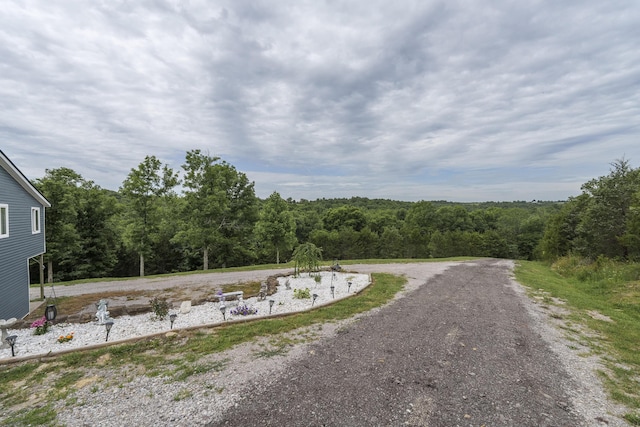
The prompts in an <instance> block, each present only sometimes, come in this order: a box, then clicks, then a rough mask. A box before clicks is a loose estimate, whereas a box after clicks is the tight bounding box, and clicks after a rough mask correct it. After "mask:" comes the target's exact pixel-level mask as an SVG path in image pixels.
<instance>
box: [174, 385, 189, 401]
mask: <svg viewBox="0 0 640 427" xmlns="http://www.w3.org/2000/svg"><path fill="white" fill-rule="evenodd" d="M191 396H193V393H192V392H191V390H188V389H186V388H183V389H182V390H180V391H179V392H178V393H176V395H175V396H173V400H174V401H175V402H179V401H181V400H184V399H188V398H190V397H191Z"/></svg>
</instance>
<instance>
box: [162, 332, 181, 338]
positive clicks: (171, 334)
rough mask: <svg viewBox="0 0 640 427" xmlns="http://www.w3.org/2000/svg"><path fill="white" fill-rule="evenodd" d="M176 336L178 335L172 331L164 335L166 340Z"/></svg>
mask: <svg viewBox="0 0 640 427" xmlns="http://www.w3.org/2000/svg"><path fill="white" fill-rule="evenodd" d="M177 335H178V333H177V332H173V331H170V332H167V333H166V334H164V336H165V337H167V338H171V337H175V336H177Z"/></svg>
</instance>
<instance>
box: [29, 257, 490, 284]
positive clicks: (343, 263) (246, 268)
mask: <svg viewBox="0 0 640 427" xmlns="http://www.w3.org/2000/svg"><path fill="white" fill-rule="evenodd" d="M474 259H480V258H478V257H450V258H420V259H416V258H399V259H373V258H372V259H356V260H339V264H340V265H341V266H346V265H353V264H408V263H414V262H446V261H469V260H474ZM333 263H334V262H333V261H322V262H320V267H329V266H331V265H333ZM294 266H295V265H294V263H293V261H290V262H286V263H280V264H260V265H247V266H242V267H225V268H215V269H209V270H193V271H181V272H175V273H165V274H152V275H150V276H144V278H145V279H161V278H164V277H172V276H190V275H194V274H211V273H229V272H234V271H259V270H277V269H283V270H286V269H293V268H294ZM136 279H140V277H139V276H133V277H99V278H91V279H77V280H68V281H64V282H55V283H54V285H55V286H70V285H78V284H82V283H98V282H118V281H123V280H136ZM44 286H45V287H47V286H51V285H50V284H45V285H44ZM31 287H32V288H38V287H40V284H39V283H33V284H31Z"/></svg>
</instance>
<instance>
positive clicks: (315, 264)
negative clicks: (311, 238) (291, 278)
mask: <svg viewBox="0 0 640 427" xmlns="http://www.w3.org/2000/svg"><path fill="white" fill-rule="evenodd" d="M292 258H293V260H294V261H295V267H294V269H295V270H294V274H295V275H296V276H297V275H299V274H300V270H301V269H302V270H306V271H308V272H309V273H311V272H312V271H318V270H319V268H320V261H322V249H321V248H319V247H317V246H316V245H314V244H313V243H310V242H307V243H303V244H301V245H299V246H298V247H297V248H296V250H295V251H293V255H292Z"/></svg>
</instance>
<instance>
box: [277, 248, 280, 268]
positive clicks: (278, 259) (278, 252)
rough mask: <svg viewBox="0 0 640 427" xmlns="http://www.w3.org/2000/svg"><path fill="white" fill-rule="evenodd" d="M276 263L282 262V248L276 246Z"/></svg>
mask: <svg viewBox="0 0 640 427" xmlns="http://www.w3.org/2000/svg"><path fill="white" fill-rule="evenodd" d="M276 264H280V248H276Z"/></svg>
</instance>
